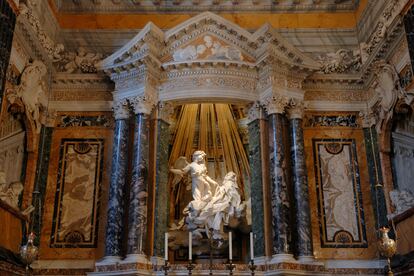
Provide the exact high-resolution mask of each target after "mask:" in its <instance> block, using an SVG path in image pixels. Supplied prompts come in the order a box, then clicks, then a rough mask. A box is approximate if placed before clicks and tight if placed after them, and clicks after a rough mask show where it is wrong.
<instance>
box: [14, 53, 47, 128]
mask: <svg viewBox="0 0 414 276" xmlns="http://www.w3.org/2000/svg"><path fill="white" fill-rule="evenodd" d="M46 73H47V68H46V65H45V64H44V63H43V62H41V61H39V60H35V61H34V62H33V63H30V64H28V65H27V66H26V68H25V69H24V71H23V73H22V75H21V77H20V84H19V85H17V86H15V87H14V88H10V89H8V90H7V91H6V98H7V100H8V102H9V105H10V106H13V105H16V106H18V107H19V108H17V110H18V109H20V110H22V109H23V110H24V113H25V115H26V117H27V118H28V120H29V121H30V122H31V123H32V124H33V129H34V131H35V132H36V133H39V132H40V129H41V125H42V122H43V121H44V116H45V111H46V106H47V101H48V99H47V95H46V84H45V81H44V78H45V76H46ZM15 110H16V109H15Z"/></svg>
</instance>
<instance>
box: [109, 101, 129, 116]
mask: <svg viewBox="0 0 414 276" xmlns="http://www.w3.org/2000/svg"><path fill="white" fill-rule="evenodd" d="M112 111H113V112H114V117H115V120H126V119H128V118H129V114H130V112H129V104H128V101H127V100H126V99H123V100H120V101H114V102H113V105H112Z"/></svg>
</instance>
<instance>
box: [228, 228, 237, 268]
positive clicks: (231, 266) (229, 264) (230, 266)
mask: <svg viewBox="0 0 414 276" xmlns="http://www.w3.org/2000/svg"><path fill="white" fill-rule="evenodd" d="M230 233H231V232H230ZM235 268H236V266H235V265H234V264H233V262H232V261H231V259H230V260H229V263H228V264H227V269H228V270H230V273H229V275H231V276H232V275H233V270H234V269H235Z"/></svg>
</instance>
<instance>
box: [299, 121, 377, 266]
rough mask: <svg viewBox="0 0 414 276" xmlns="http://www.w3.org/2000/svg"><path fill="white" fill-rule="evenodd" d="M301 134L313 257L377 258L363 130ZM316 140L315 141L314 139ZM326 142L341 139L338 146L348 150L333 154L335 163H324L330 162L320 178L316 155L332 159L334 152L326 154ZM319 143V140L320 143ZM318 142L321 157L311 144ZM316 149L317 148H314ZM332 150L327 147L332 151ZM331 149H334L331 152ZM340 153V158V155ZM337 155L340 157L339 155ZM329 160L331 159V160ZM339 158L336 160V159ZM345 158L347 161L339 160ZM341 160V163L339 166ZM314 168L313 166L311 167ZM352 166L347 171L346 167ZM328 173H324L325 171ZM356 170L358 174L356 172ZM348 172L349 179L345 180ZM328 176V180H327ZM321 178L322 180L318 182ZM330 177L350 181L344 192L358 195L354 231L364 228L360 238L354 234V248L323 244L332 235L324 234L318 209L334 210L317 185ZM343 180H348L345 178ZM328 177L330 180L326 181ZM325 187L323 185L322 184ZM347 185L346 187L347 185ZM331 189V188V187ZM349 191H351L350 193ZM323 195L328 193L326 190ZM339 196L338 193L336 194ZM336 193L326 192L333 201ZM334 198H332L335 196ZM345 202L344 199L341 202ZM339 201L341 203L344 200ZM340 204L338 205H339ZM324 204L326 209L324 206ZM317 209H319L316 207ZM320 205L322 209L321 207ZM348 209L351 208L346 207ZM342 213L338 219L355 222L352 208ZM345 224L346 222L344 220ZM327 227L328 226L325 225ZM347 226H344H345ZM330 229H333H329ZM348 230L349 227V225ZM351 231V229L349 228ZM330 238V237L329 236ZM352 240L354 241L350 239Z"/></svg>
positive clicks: (333, 129) (325, 129)
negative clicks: (321, 150)
mask: <svg viewBox="0 0 414 276" xmlns="http://www.w3.org/2000/svg"><path fill="white" fill-rule="evenodd" d="M304 136H305V139H304V140H305V153H306V167H307V168H308V181H309V201H310V209H311V222H312V236H313V247H314V255H315V257H316V258H319V259H324V258H327V259H329V258H335V259H351V258H358V259H371V258H377V255H376V254H377V253H376V251H377V247H376V243H375V240H376V239H375V231H376V230H375V220H374V212H373V207H372V202H371V191H370V184H369V177H368V168H367V158H366V152H365V144H364V133H363V130H362V128H349V127H331V128H328V127H307V128H305V129H304ZM318 141H319V142H318ZM325 141H326V142H329V143H332V141H334V142H336V143H338V142H341V143H342V144H344V145H347V146H345V147H342V151H344V150H347V152H348V153H345V152H343V153H342V155H338V156H337V157H336V159H337V160H336V161H337V164H336V163H331V164H329V162H328V164H329V165H331V167H332V169H331V168H330V167H329V166H328V167H327V168H326V169H325V178H323V177H322V178H321V177H320V176H321V170H320V169H318V162H319V164H321V162H320V161H319V159H320V158H324V159H325V160H327V159H326V158H329V157H332V158H334V157H335V156H336V155H332V154H329V152H327V151H326V149H324V148H325V145H324V143H325ZM322 142H323V143H322ZM318 143H320V144H321V145H320V148H323V149H324V152H323V154H324V155H323V156H320V154H319V153H318V152H317V151H316V150H315V151H314V147H315V146H317V145H318ZM316 149H317V148H316ZM333 150H334V149H331V151H333ZM334 152H335V151H334ZM340 156H341V157H340ZM339 157H340V158H339ZM332 161H333V160H332ZM339 161H340V162H339ZM343 161H348V162H343ZM341 162H343V163H342V165H340V164H341ZM315 167H316V169H315ZM352 167H353V169H352V170H351V169H350V168H352ZM346 170H348V171H350V172H352V171H353V173H352V174H348V173H345V172H346ZM327 172H328V173H327ZM334 172H336V173H337V175H335V174H334ZM358 172H359V174H358ZM349 175H351V176H352V177H351V180H349ZM329 177H331V180H330V179H329ZM358 178H359V188H358V186H357V185H355V184H356V183H358ZM321 179H322V181H325V182H321ZM333 179H335V180H336V179H338V180H340V182H339V183H343V184H345V183H348V184H352V185H351V186H350V188H351V189H352V190H349V191H348V192H347V193H348V194H349V195H350V197H352V198H353V199H355V198H358V200H357V202H358V201H359V202H360V205H359V208H355V201H354V202H353V203H354V204H353V205H352V209H353V213H354V215H356V214H358V213H359V214H361V216H360V218H361V219H360V220H359V221H360V224H356V226H357V228H356V231H357V232H354V233H358V231H359V230H361V228H358V227H360V226H363V227H364V228H365V234H366V236H365V237H364V234H363V232H361V231H360V232H359V233H358V234H355V239H358V237H359V244H358V245H357V246H358V247H354V246H352V243H351V244H348V245H351V246H348V247H343V245H344V244H342V243H340V244H339V245H340V248H338V246H337V245H336V244H334V243H332V244H331V245H330V246H327V245H328V244H329V243H327V242H329V241H330V240H332V237H333V234H334V233H335V232H333V233H332V230H331V232H330V235H327V234H326V233H327V232H326V228H327V227H326V223H325V221H324V217H323V213H322V216H321V211H323V210H328V211H329V212H332V211H334V210H332V209H328V208H327V207H328V206H331V205H330V204H331V203H330V202H329V201H328V200H327V199H324V198H323V196H324V193H323V189H321V188H323V186H321V184H324V183H325V184H328V187H327V188H329V182H331V183H332V182H333ZM345 179H348V180H346V181H345ZM329 180H330V181H329ZM337 183H338V182H335V185H337ZM325 188H326V187H325ZM348 188H349V187H348ZM332 191H333V190H332ZM351 191H352V193H351ZM326 194H328V195H329V194H330V193H329V190H328V191H327V193H326ZM338 195H339V196H340V195H341V194H340V193H338ZM336 196H337V195H336V194H335V193H331V194H330V198H331V199H332V200H333V201H335V199H336V198H338V197H336ZM335 197H336V198H335ZM345 202H346V201H345ZM345 202H343V203H345ZM343 203H341V204H343ZM347 205H349V206H351V201H349V202H348V203H347ZM325 206H326V208H325ZM318 208H319V210H318ZM322 208H323V209H322ZM341 208H343V209H346V207H345V205H341ZM349 208H351V207H349ZM346 211H347V212H346V213H345V212H342V211H339V214H338V216H339V219H341V220H342V221H345V218H347V219H348V217H345V216H349V219H353V221H354V223H356V222H358V220H357V219H355V218H354V217H355V216H351V215H350V214H352V211H349V210H348V209H346ZM361 211H363V218H365V220H362V213H361ZM347 223H349V222H347ZM324 227H325V232H323V231H322V230H321V229H324ZM329 227H331V226H330V225H328V228H329ZM348 227H349V226H347V227H345V228H348ZM332 229H333V228H332ZM349 229H351V228H349ZM349 232H351V231H349ZM329 238H330V239H329ZM353 242H355V241H353Z"/></svg>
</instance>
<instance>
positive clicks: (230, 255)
mask: <svg viewBox="0 0 414 276" xmlns="http://www.w3.org/2000/svg"><path fill="white" fill-rule="evenodd" d="M229 260H230V261H231V260H233V239H232V234H231V231H230V232H229Z"/></svg>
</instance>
